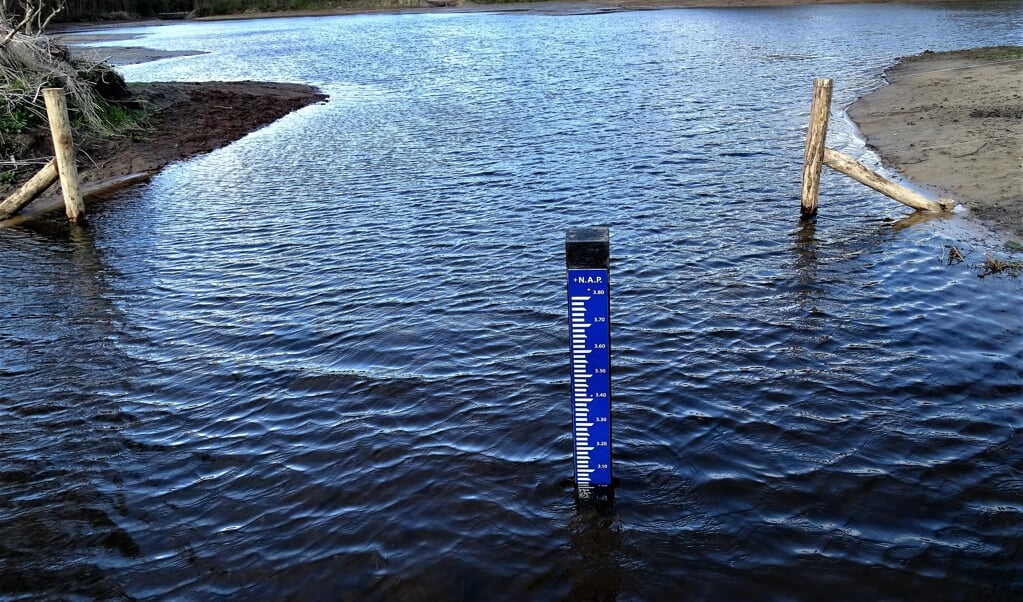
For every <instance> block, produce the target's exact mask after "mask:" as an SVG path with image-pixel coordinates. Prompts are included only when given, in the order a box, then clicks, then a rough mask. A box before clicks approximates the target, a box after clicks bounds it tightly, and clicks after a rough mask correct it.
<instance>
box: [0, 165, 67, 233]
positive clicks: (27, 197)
mask: <svg viewBox="0 0 1023 602" xmlns="http://www.w3.org/2000/svg"><path fill="white" fill-rule="evenodd" d="M56 181H57V160H56V159H50V162H49V163H47V164H46V167H44V168H42V169H40V170H39V172H38V173H36V175H34V176H32V178H31V179H30V180H29V181H28V182H25V183H24V184H22V185H21V188H18V189H17V190H15V191H14V194H12V195H11V196H9V197H7V199H6V200H4V202H2V203H0V220H5V219H7V218H9V217H11V216H12V215H14V214H15V213H17V212H19V211H21V209H22V208H23V207H24V206H25V205H28V204H29V203H31V202H32V201H33V200H35V198H36V197H37V196H39V195H40V194H42V193H43V191H44V190H46V189H47V188H49V187H50V185H51V184H53V183H54V182H56Z"/></svg>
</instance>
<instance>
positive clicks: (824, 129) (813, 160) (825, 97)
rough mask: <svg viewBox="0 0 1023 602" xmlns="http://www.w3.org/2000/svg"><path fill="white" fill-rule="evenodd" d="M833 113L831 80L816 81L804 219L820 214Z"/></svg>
mask: <svg viewBox="0 0 1023 602" xmlns="http://www.w3.org/2000/svg"><path fill="white" fill-rule="evenodd" d="M830 114H831V80H830V79H815V80H813V102H812V104H811V105H810V127H809V129H808V130H807V132H806V152H804V153H803V195H802V203H801V205H800V213H801V214H802V217H803V218H804V219H806V218H811V217H814V216H815V215H817V195H818V193H819V192H820V188H821V163H822V162H823V160H824V143H825V140H826V138H827V135H828V117H829V116H830Z"/></svg>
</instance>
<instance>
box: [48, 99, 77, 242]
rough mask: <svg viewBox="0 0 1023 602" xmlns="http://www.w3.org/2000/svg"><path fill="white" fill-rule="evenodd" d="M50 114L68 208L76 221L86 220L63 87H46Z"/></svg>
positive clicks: (61, 187) (58, 170)
mask: <svg viewBox="0 0 1023 602" xmlns="http://www.w3.org/2000/svg"><path fill="white" fill-rule="evenodd" d="M43 99H44V100H45V101H46V117H47V119H49V121H50V135H51V136H53V151H54V153H55V154H56V155H57V172H58V173H59V174H60V189H61V192H62V193H63V194H64V209H65V210H66V211H67V217H68V219H69V220H71V222H72V223H79V222H84V221H85V202H84V201H83V200H82V193H81V191H80V190H79V189H78V165H77V164H76V163H75V145H74V139H73V138H72V137H71V121H70V120H69V119H68V114H67V100H66V99H65V98H64V90H63V89H61V88H46V89H44V90H43Z"/></svg>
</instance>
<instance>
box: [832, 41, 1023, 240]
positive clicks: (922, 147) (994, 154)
mask: <svg viewBox="0 0 1023 602" xmlns="http://www.w3.org/2000/svg"><path fill="white" fill-rule="evenodd" d="M1014 48H1015V50H1014V49H1012V48H1010V47H1003V48H998V49H973V50H958V51H952V52H940V53H935V52H926V53H924V54H922V55H917V56H914V57H909V58H904V59H901V60H900V61H899V62H898V63H897V64H896V65H895V66H893V67H891V68H889V69H888V70H887V71H886V72H885V79H886V81H887V82H888V83H887V85H884V86H881V87H880V88H877V89H876V90H874V91H872V92H870V93H869V94H867V95H865V96H863V97H862V98H860V99H859V100H857V101H856V102H854V103H853V104H852V105H850V106H849V107H848V108H847V109H846V112H847V113H848V115H849V117H850V119H852V120H853V122H854V123H855V124H856V125H857V127H858V128H859V129H860V132H861V133H862V135H863V137H864V138H865V140H866V143H867V146H868V147H870V148H872V149H874V150H875V151H876V152H877V153H878V155H880V156H881V159H882V161H883V162H884V164H885V165H887V166H890V167H891V168H893V169H895V170H896V171H898V172H899V173H901V174H902V175H903V176H905V177H907V178H908V179H910V180H911V181H913V182H914V183H915V184H917V185H920V186H921V187H924V188H929V189H931V190H932V191H934V192H936V193H940V194H942V195H948V196H951V197H952V198H954V199H955V200H956V201H959V202H960V203H961V204H962V205H963V206H964V207H966V208H967V209H968V210H969V211H970V213H971V214H972V215H973V216H975V217H976V218H977V219H979V220H980V221H982V222H984V223H985V224H987V225H988V226H990V227H991V228H992V229H993V230H995V231H997V232H998V233H1000V234H1004V235H1007V236H1009V237H1010V238H1013V239H1014V240H1015V241H1016V243H1017V244H1019V242H1023V163H1021V158H1023V94H1021V88H1020V82H1021V81H1023V48H1020V47H1014Z"/></svg>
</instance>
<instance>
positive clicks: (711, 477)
mask: <svg viewBox="0 0 1023 602" xmlns="http://www.w3.org/2000/svg"><path fill="white" fill-rule="evenodd" d="M1021 28H1023V17H1021V10H1020V8H1019V6H1018V5H1017V4H1015V3H1005V4H993V5H976V6H974V7H971V8H956V7H949V6H945V5H934V6H928V5H916V6H909V5H896V6H828V7H807V8H788V9H774V10H675V11H652V12H632V13H615V14H605V15H589V16H564V17H546V16H531V15H502V14H454V15H432V14H417V15H382V16H358V17H339V18H317V19H273V20H264V21H245V22H223V23H188V24H175V25H169V26H164V27H154V28H138V29H134V30H130V31H136V32H138V33H142V34H144V35H145V36H146V37H145V38H144V39H143V40H142V41H141V42H140V43H142V44H145V45H147V46H151V47H158V48H166V49H190V50H205V51H209V54H206V55H202V56H197V57H189V58H180V59H173V60H167V61H160V62H156V63H151V64H146V65H139V66H132V67H125V68H124V69H123V71H124V73H125V74H126V76H127V77H128V78H129V79H132V80H142V81H144V80H157V79H169V80H209V79H230V80H235V79H256V80H275V81H296V82H308V83H313V84H316V85H318V86H320V87H321V88H322V89H323V90H324V91H325V92H326V93H328V94H329V95H330V100H329V101H328V102H326V103H324V104H321V105H316V106H312V107H308V108H306V109H303V110H301V111H299V112H297V113H295V114H293V115H291V116H289V117H287V118H285V119H283V120H281V121H279V122H277V123H276V124H274V125H272V126H270V127H267V128H265V129H263V130H261V131H259V132H256V133H254V134H252V135H250V136H248V137H247V138H245V139H243V140H241V141H239V142H237V143H235V144H233V145H231V146H229V147H227V148H225V149H222V150H219V151H216V152H214V153H212V154H210V155H207V156H205V157H201V158H197V159H194V160H191V161H188V162H185V163H181V164H177V165H174V166H172V167H170V168H168V169H167V170H165V171H164V172H163V173H162V174H161V175H160V176H159V177H157V178H156V179H155V180H154V181H153V182H152V183H150V184H148V185H145V186H143V187H139V188H135V189H133V190H131V191H128V192H127V193H125V194H123V195H121V196H120V197H118V198H117V199H114V200H111V201H109V202H107V203H105V204H104V205H102V206H100V207H98V208H96V209H94V210H93V215H92V225H91V227H90V228H88V229H87V230H75V231H69V230H68V227H67V226H66V225H64V224H62V223H61V221H60V220H59V219H56V218H55V219H54V220H52V221H50V222H47V223H44V224H41V225H36V226H33V227H22V228H18V229H8V230H0V273H2V274H3V279H2V282H0V307H3V308H4V316H5V319H4V320H3V321H2V322H0V384H2V388H0V594H2V595H4V596H9V597H15V598H18V597H24V598H39V597H43V598H67V597H74V596H82V597H86V598H115V599H116V598H145V599H165V598H166V599H169V598H175V599H195V600H208V599H219V598H232V599H233V598H240V599H296V600H298V599H310V598H313V599H315V598H319V599H324V598H326V599H332V598H333V599H346V600H362V599H373V600H493V599H508V600H527V599H531V600H549V599H604V600H607V599H612V598H614V597H615V596H617V597H618V598H619V599H621V600H668V599H672V600H674V599H716V600H721V599H764V600H766V599H771V600H782V599H816V600H820V599H850V600H880V599H912V600H933V599H949V600H951V599H957V600H963V599H972V600H1014V599H1019V598H1018V596H1019V595H1020V593H1021V592H1023V545H1021V543H1020V541H1021V540H1020V533H1021V529H1023V431H1021V428H1023V384H1021V382H1023V376H1021V365H1023V316H1021V309H1020V308H1021V300H1023V286H1021V284H1020V281H1019V280H1017V279H1011V278H984V279H981V278H979V277H978V275H977V274H978V272H977V270H976V269H974V268H972V267H971V266H972V265H973V264H976V263H978V262H979V261H980V260H981V258H982V257H981V256H982V253H983V251H984V250H986V249H989V248H990V246H985V245H987V244H988V243H987V242H986V241H987V240H988V239H987V238H986V236H985V235H983V234H980V233H976V234H975V233H974V232H975V230H971V229H969V227H968V224H969V222H967V221H966V220H964V219H962V218H961V217H954V218H951V219H946V220H930V221H926V220H924V221H920V220H904V219H903V218H904V217H906V216H907V211H908V210H906V209H905V208H903V207H902V206H901V205H897V204H895V203H893V202H891V201H888V200H886V199H884V198H882V197H879V196H877V195H875V194H873V193H871V192H869V191H867V190H866V189H865V188H863V187H861V186H859V185H857V184H854V183H852V182H849V181H847V180H845V179H843V178H840V177H837V176H834V175H831V174H828V175H826V177H825V180H824V184H823V191H824V194H823V196H822V200H821V205H822V207H821V215H820V218H819V220H818V221H817V222H816V223H815V224H805V225H802V224H800V223H799V221H798V212H799V210H798V204H799V201H798V195H799V177H800V166H801V161H802V145H803V136H804V132H805V127H806V121H807V118H808V113H809V97H810V85H811V84H810V82H811V80H812V79H813V78H814V77H820V76H832V77H834V78H835V80H836V99H835V103H836V109H835V118H834V122H833V126H832V131H831V134H830V144H831V145H832V146H836V147H838V148H840V149H842V150H845V151H846V152H849V153H852V154H854V155H857V156H860V157H862V158H864V160H866V161H868V162H876V161H877V158H876V157H874V156H873V155H871V154H870V153H868V152H867V151H866V150H865V149H864V148H863V144H862V142H861V141H860V140H859V139H858V138H857V136H856V134H855V130H854V128H853V127H852V126H851V125H850V124H849V123H848V122H847V121H845V120H844V119H843V116H842V113H841V110H840V108H841V107H842V106H844V105H845V104H847V103H848V102H850V101H851V100H852V99H854V98H855V97H856V96H857V95H859V94H862V93H864V92H866V91H867V90H869V89H871V88H872V87H874V86H877V85H879V84H881V82H882V80H881V71H882V69H883V68H884V67H885V66H886V65H888V64H890V63H891V61H892V60H893V59H894V58H895V57H897V56H901V55H909V54H915V53H918V52H921V51H923V50H925V49H932V50H945V49H954V48H964V47H970V46H979V45H990V44H999V43H1008V42H1012V41H1017V42H1018V39H1019V32H1020V31H1021ZM596 223H607V224H609V225H610V227H611V239H612V280H613V290H612V322H613V326H612V338H613V342H612V346H613V349H614V350H613V363H614V428H615V431H614V454H615V455H614V462H615V464H614V467H615V474H616V476H617V477H618V478H619V479H620V481H621V485H620V487H619V488H618V490H617V495H616V501H615V504H614V505H613V507H612V508H611V509H609V510H607V511H603V512H602V511H597V510H594V509H591V508H585V507H581V508H577V507H576V505H575V503H574V500H573V494H572V490H571V487H570V486H566V484H565V482H564V479H565V478H566V477H568V476H570V475H571V471H572V468H571V449H572V444H571V443H572V442H571V438H570V437H571V435H570V429H569V427H570V423H571V415H570V406H569V398H568V395H569V383H568V356H567V338H568V337H567V310H566V307H565V305H566V304H565V291H564V256H563V241H564V234H565V230H566V229H567V228H568V227H570V226H578V225H587V224H596ZM946 245H956V246H957V248H960V249H962V250H964V252H966V253H970V251H971V250H973V252H972V254H969V255H968V257H967V260H966V262H964V263H962V264H957V265H951V266H949V265H948V264H947V261H943V259H942V256H943V253H944V251H945V246H946Z"/></svg>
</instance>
